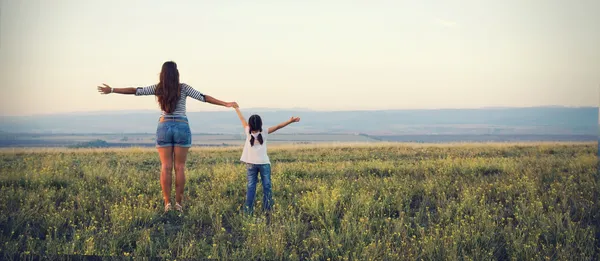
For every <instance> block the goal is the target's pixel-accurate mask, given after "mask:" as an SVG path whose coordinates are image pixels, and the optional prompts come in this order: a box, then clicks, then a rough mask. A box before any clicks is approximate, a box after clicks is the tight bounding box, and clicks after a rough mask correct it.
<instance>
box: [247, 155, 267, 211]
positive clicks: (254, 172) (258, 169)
mask: <svg viewBox="0 0 600 261" xmlns="http://www.w3.org/2000/svg"><path fill="white" fill-rule="evenodd" d="M246 170H247V174H246V176H247V178H248V185H247V187H246V188H247V190H246V202H245V203H244V212H245V213H246V214H252V213H253V212H254V197H255V196H256V183H257V181H258V174H259V173H260V181H261V182H262V187H263V211H265V212H266V211H270V210H271V207H272V206H273V195H272V191H271V164H249V163H247V164H246Z"/></svg>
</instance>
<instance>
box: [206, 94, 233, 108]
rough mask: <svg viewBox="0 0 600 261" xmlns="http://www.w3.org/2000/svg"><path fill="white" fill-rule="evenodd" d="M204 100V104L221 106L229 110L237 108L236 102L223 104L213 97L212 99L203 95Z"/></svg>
mask: <svg viewBox="0 0 600 261" xmlns="http://www.w3.org/2000/svg"><path fill="white" fill-rule="evenodd" d="M204 100H206V102H208V103H210V104H214V105H221V106H225V107H228V108H230V107H234V108H237V107H238V104H237V102H224V101H221V100H219V99H217V98H214V97H212V96H210V95H204Z"/></svg>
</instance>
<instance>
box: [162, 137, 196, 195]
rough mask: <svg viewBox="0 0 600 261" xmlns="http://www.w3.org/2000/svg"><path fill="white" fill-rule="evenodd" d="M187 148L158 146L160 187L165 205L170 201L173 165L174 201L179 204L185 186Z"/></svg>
mask: <svg viewBox="0 0 600 261" xmlns="http://www.w3.org/2000/svg"><path fill="white" fill-rule="evenodd" d="M188 150H189V148H184V147H163V148H158V154H159V156H160V162H161V165H162V166H161V171H160V186H161V187H162V192H163V199H164V201H165V206H167V205H168V204H169V203H170V198H171V187H172V177H171V175H172V174H173V167H175V201H176V202H177V203H178V204H179V205H181V201H182V200H183V191H184V187H185V161H186V160H187V153H188Z"/></svg>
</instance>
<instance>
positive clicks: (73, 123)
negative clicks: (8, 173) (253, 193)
mask: <svg viewBox="0 0 600 261" xmlns="http://www.w3.org/2000/svg"><path fill="white" fill-rule="evenodd" d="M242 111H243V113H244V114H245V116H246V117H249V116H250V115H251V114H253V113H258V114H260V115H261V117H262V118H263V122H264V124H265V125H267V126H268V125H274V124H277V123H279V122H282V121H285V120H287V119H289V117H291V116H299V117H301V118H302V120H301V122H300V123H299V124H293V125H290V126H289V127H287V128H286V130H285V131H286V132H287V133H364V134H368V135H408V134H410V135H430V134H434V135H461V134H468V135H478V134H482V135H505V134H509V135H513V134H519V135H521V134H527V135H528V134H534V135H598V133H599V125H598V118H599V117H598V108H597V107H580V108H567V107H554V106H552V107H533V108H484V109H439V110H379V111H311V110H308V109H298V110H286V109H269V108H260V109H242ZM159 116H160V113H159V112H158V111H119V112H89V113H85V112H84V113H70V114H56V115H38V116H18V117H7V116H2V117H0V132H8V133H40V134H41V133H55V134H56V133H74V134H81V133H154V132H155V131H156V123H157V120H158V117H159ZM188 118H189V119H190V122H191V128H192V132H194V133H224V134H234V133H239V132H240V131H241V127H240V123H239V120H238V118H237V115H236V114H235V112H234V111H233V110H231V111H211V112H188ZM2 135H8V134H7V133H3V134H2Z"/></svg>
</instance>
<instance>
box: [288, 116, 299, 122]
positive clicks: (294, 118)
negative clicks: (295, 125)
mask: <svg viewBox="0 0 600 261" xmlns="http://www.w3.org/2000/svg"><path fill="white" fill-rule="evenodd" d="M299 121H300V117H291V118H290V123H292V122H299Z"/></svg>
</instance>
